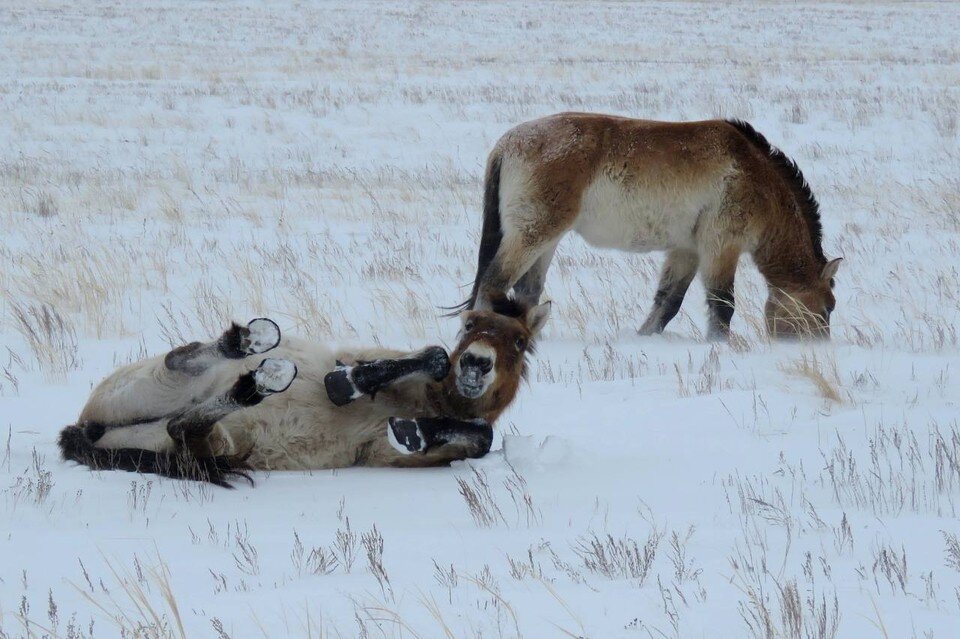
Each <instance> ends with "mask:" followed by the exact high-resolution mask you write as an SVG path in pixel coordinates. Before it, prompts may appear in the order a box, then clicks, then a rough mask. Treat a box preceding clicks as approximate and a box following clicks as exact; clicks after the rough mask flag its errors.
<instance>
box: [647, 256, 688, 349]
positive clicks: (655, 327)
mask: <svg viewBox="0 0 960 639" xmlns="http://www.w3.org/2000/svg"><path fill="white" fill-rule="evenodd" d="M698 263H699V258H698V257H697V254H696V253H695V252H693V251H689V250H685V249H674V250H672V251H670V252H669V253H667V259H666V261H665V262H664V263H663V271H661V273H660V284H659V285H658V286H657V294H656V295H655V296H654V298H653V308H652V309H650V314H649V315H647V319H646V320H644V322H643V325H642V326H641V327H640V334H641V335H653V334H655V333H662V332H663V329H664V328H666V326H667V324H669V323H670V320H672V319H673V318H674V317H675V316H676V314H677V313H678V312H679V311H680V304H682V303H683V296H684V295H686V294H687V288H689V287H690V282H692V281H693V276H694V275H696V273H697V264H698Z"/></svg>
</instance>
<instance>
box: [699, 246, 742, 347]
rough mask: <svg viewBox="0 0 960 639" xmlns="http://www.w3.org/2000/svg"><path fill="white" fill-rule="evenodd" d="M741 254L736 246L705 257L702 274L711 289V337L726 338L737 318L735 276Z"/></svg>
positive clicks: (709, 305) (712, 338) (709, 298)
mask: <svg viewBox="0 0 960 639" xmlns="http://www.w3.org/2000/svg"><path fill="white" fill-rule="evenodd" d="M739 258H740V250H739V248H738V247H733V246H725V247H722V248H721V249H720V250H718V251H715V252H714V253H712V254H711V255H709V256H706V255H705V256H704V257H703V268H702V269H701V275H702V277H703V285H704V287H705V288H706V289H707V310H708V314H709V324H708V328H707V339H711V340H719V339H725V338H726V337H728V336H729V334H730V321H731V320H732V319H733V310H734V298H733V286H734V277H735V276H736V272H737V262H738V261H739Z"/></svg>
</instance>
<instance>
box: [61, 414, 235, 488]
mask: <svg viewBox="0 0 960 639" xmlns="http://www.w3.org/2000/svg"><path fill="white" fill-rule="evenodd" d="M91 426H93V430H95V431H96V430H100V431H101V434H102V430H103V429H102V428H100V429H97V428H96V425H91ZM86 431H87V428H86V427H84V426H81V425H70V426H67V427H65V428H64V429H63V430H62V431H60V437H59V438H58V440H57V444H58V445H59V446H60V455H61V456H62V457H63V459H64V460H66V461H75V462H78V463H80V464H83V465H85V466H89V467H90V468H92V469H93V470H126V471H130V472H136V473H150V474H154V475H161V476H163V477H170V478H172V479H191V480H194V481H200V482H208V483H211V484H216V485H217V486H221V487H223V488H233V486H231V485H230V479H233V478H235V477H240V478H243V479H246V480H247V481H249V482H250V485H253V479H252V478H251V477H250V475H248V474H247V472H246V471H248V470H250V467H249V466H247V465H246V464H245V463H244V461H243V459H241V458H238V457H228V456H217V457H194V456H193V455H189V454H184V453H180V452H157V451H152V450H144V449H140V448H98V447H97V446H95V445H94V441H93V439H92V438H91V437H90V435H88V433H87V432H86Z"/></svg>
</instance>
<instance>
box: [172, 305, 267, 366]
mask: <svg viewBox="0 0 960 639" xmlns="http://www.w3.org/2000/svg"><path fill="white" fill-rule="evenodd" d="M279 343H280V328H279V327H278V326H277V324H276V323H275V322H274V321H273V320H269V319H267V318H265V317H260V318H257V319H255V320H252V321H250V323H249V324H247V325H246V326H240V325H239V324H231V325H230V328H228V329H227V330H226V331H224V333H223V335H221V336H220V337H219V338H218V339H216V340H214V341H212V342H207V343H205V344H204V343H201V342H192V343H190V344H187V345H186V346H180V347H178V348H175V349H173V350H172V351H170V352H169V353H167V356H166V357H165V358H164V360H163V363H164V365H165V366H166V367H167V369H169V370H171V371H178V372H181V373H185V374H187V375H189V376H191V377H196V376H198V375H201V374H203V373H204V372H205V371H206V370H207V369H209V368H210V367H211V366H213V365H214V364H216V363H217V362H219V361H222V360H223V359H243V358H244V357H247V356H248V355H257V354H260V353H265V352H267V351H269V350H271V349H273V348H275V347H276V346H277V344H279Z"/></svg>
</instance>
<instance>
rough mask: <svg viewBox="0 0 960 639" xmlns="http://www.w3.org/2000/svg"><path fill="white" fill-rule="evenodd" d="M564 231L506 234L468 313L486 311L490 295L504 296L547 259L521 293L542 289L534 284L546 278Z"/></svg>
mask: <svg viewBox="0 0 960 639" xmlns="http://www.w3.org/2000/svg"><path fill="white" fill-rule="evenodd" d="M548 217H549V216H545V218H544V219H548ZM564 231H565V229H553V228H550V229H540V228H537V227H534V228H532V229H530V230H529V231H525V232H523V233H521V232H520V231H516V230H514V231H511V232H509V233H506V234H505V235H504V237H503V240H502V241H501V243H500V246H499V248H498V249H497V252H496V254H495V255H494V257H493V259H492V260H491V261H490V264H489V265H487V267H486V269H485V270H484V271H483V275H482V276H481V280H480V282H479V284H478V286H477V297H476V299H475V300H474V302H473V305H472V306H471V308H470V309H469V310H474V309H476V310H489V309H490V308H491V297H492V296H494V295H496V294H498V293H503V294H505V293H507V292H508V291H509V290H510V289H511V288H513V287H514V285H515V284H517V283H518V281H519V280H520V279H521V278H522V276H523V275H524V274H526V273H527V272H529V271H531V270H534V269H535V267H536V266H537V265H538V264H537V263H538V261H539V260H540V258H541V257H546V259H545V261H544V263H543V264H542V273H538V272H537V271H536V270H534V273H532V274H531V277H530V279H529V280H528V281H527V282H526V283H525V284H524V290H523V291H522V292H521V294H525V295H527V296H528V297H529V296H530V295H532V292H533V291H534V290H537V289H540V288H542V282H541V283H540V284H537V281H538V280H543V279H544V278H546V274H547V267H549V266H550V260H551V259H552V258H553V251H554V250H555V249H556V246H557V243H558V242H559V241H560V237H561V236H562V235H563V233H564ZM537 297H538V298H539V294H538V295H537Z"/></svg>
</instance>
